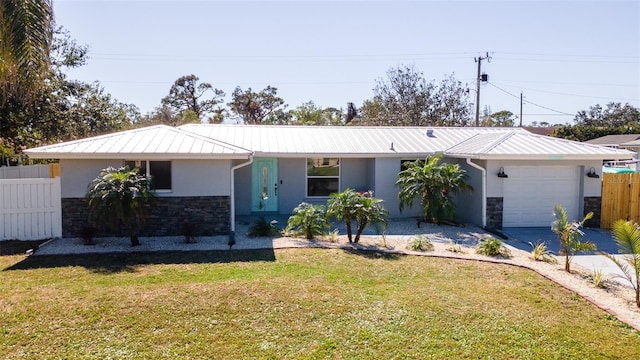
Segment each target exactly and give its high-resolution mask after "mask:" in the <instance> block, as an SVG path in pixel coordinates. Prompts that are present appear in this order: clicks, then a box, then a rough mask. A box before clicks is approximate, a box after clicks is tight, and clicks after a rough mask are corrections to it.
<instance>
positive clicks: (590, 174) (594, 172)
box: [587, 167, 600, 179]
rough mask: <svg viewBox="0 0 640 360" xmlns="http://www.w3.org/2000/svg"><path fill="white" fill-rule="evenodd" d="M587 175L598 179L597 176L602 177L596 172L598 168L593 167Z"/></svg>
mask: <svg viewBox="0 0 640 360" xmlns="http://www.w3.org/2000/svg"><path fill="white" fill-rule="evenodd" d="M587 177H590V178H594V179H597V178H599V177H600V175H598V174H597V173H596V169H595V168H593V167H591V169H589V172H588V173H587Z"/></svg>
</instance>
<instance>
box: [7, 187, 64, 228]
mask: <svg viewBox="0 0 640 360" xmlns="http://www.w3.org/2000/svg"><path fill="white" fill-rule="evenodd" d="M61 236H62V206H61V199H60V178H59V177H57V178H55V179H8V180H0V240H7V239H17V240H38V239H47V238H52V237H61Z"/></svg>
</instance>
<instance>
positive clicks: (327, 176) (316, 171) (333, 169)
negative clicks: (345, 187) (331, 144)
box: [307, 158, 340, 196]
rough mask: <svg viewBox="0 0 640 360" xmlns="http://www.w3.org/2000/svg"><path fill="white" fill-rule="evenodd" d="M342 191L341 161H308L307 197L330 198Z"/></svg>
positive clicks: (318, 159)
mask: <svg viewBox="0 0 640 360" xmlns="http://www.w3.org/2000/svg"><path fill="white" fill-rule="evenodd" d="M339 190H340V159H338V158H308V159H307V196H329V195H331V194H332V193H336V192H338V191H339Z"/></svg>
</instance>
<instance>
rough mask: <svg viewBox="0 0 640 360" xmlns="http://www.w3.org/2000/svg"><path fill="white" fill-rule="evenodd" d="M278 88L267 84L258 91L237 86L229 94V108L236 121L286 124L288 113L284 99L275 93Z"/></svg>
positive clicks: (255, 123)
mask: <svg viewBox="0 0 640 360" xmlns="http://www.w3.org/2000/svg"><path fill="white" fill-rule="evenodd" d="M277 92H278V89H277V88H275V87H272V86H267V87H266V88H264V89H263V90H262V91H260V92H254V91H252V90H251V88H248V89H247V90H242V88H240V87H239V86H237V87H236V88H235V90H233V93H232V94H231V102H230V103H229V104H228V106H229V109H230V111H231V113H232V114H233V116H234V117H235V118H236V121H238V122H242V123H244V124H251V125H257V124H286V123H287V122H288V114H287V113H285V111H284V110H285V108H286V107H287V106H286V105H285V103H284V100H283V99H282V98H280V97H278V96H277V95H276V94H277Z"/></svg>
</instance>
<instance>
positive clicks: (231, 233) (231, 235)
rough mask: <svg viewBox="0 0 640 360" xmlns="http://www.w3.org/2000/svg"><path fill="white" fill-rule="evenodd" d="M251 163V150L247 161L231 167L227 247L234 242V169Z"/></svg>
mask: <svg viewBox="0 0 640 360" xmlns="http://www.w3.org/2000/svg"><path fill="white" fill-rule="evenodd" d="M251 163H253V152H252V153H251V154H249V161H247V162H243V163H241V164H238V165H236V166H233V167H231V196H230V200H231V201H230V210H231V213H230V214H229V221H230V223H229V247H231V246H233V244H235V243H236V193H235V187H236V184H235V182H236V170H238V169H240V168H241V167H245V166H247V165H251Z"/></svg>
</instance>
